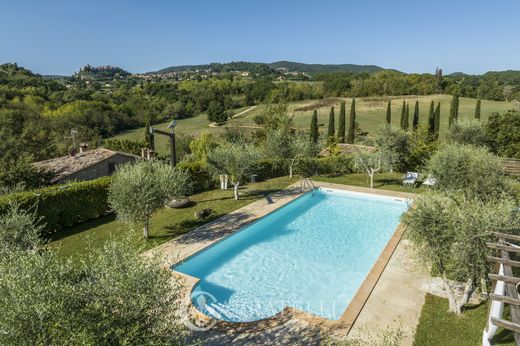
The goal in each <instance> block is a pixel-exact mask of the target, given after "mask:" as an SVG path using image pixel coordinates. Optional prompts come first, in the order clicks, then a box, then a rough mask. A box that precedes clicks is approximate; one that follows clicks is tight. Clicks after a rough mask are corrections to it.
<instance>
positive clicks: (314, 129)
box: [310, 110, 320, 144]
mask: <svg viewBox="0 0 520 346" xmlns="http://www.w3.org/2000/svg"><path fill="white" fill-rule="evenodd" d="M310 136H311V142H312V143H314V144H317V143H318V138H319V137H320V133H319V131H318V111H317V110H314V113H312V118H311V133H310Z"/></svg>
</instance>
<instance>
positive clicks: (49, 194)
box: [0, 177, 110, 234]
mask: <svg viewBox="0 0 520 346" xmlns="http://www.w3.org/2000/svg"><path fill="white" fill-rule="evenodd" d="M109 186H110V177H102V178H99V179H96V180H90V181H82V182H77V183H70V184H66V185H55V186H49V187H45V188H42V189H37V190H31V191H23V192H17V193H13V194H9V195H4V196H0V215H3V214H5V213H7V212H8V210H9V205H10V203H12V202H14V203H17V204H18V205H20V208H21V209H24V210H30V209H31V208H32V209H34V210H35V211H36V214H37V215H38V217H39V218H41V222H42V223H44V224H45V226H44V229H43V231H42V234H50V233H53V232H55V231H57V230H60V229H62V228H65V227H70V226H74V225H77V224H79V223H82V222H85V221H89V220H92V219H95V218H98V217H100V216H102V215H105V214H107V213H108V212H109V206H108V202H107V194H108V187H109Z"/></svg>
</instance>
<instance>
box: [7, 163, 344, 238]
mask: <svg viewBox="0 0 520 346" xmlns="http://www.w3.org/2000/svg"><path fill="white" fill-rule="evenodd" d="M178 168H180V169H184V170H186V171H188V173H189V174H190V176H191V179H192V182H193V192H202V191H206V190H209V189H212V188H215V187H216V186H217V180H216V178H215V177H214V176H213V174H212V172H211V171H210V170H209V169H208V167H206V166H205V165H203V164H201V163H198V162H181V163H179V164H178ZM352 171H353V159H352V157H349V156H331V157H323V158H309V159H305V160H302V161H301V162H300V164H299V165H298V167H297V169H296V173H298V174H303V175H306V176H310V175H316V174H345V173H350V172H352ZM255 173H256V174H257V175H258V178H259V179H261V180H265V179H270V178H276V177H280V176H284V175H287V174H288V168H287V167H286V166H284V165H282V164H281V162H280V161H277V160H268V159H264V160H261V161H258V162H257V164H256V170H255ZM109 187H110V177H102V178H99V179H95V180H90V181H82V182H76V183H69V184H66V185H54V186H50V187H45V188H41V189H37V190H31V191H23V192H17V193H13V194H9V195H4V196H0V215H2V214H3V213H4V212H5V211H6V210H7V208H8V206H9V203H10V202H11V201H15V202H17V203H19V204H20V205H21V207H22V208H24V209H30V208H35V210H36V211H37V214H38V216H39V217H41V218H42V222H43V223H45V230H44V234H51V233H53V232H55V231H57V230H60V229H63V228H67V227H71V226H74V225H77V224H80V223H82V222H85V221H89V220H92V219H95V218H98V217H100V216H102V215H105V214H107V213H109V212H110V207H109V205H108V202H107V195H108V189H109Z"/></svg>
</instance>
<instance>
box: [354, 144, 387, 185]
mask: <svg viewBox="0 0 520 346" xmlns="http://www.w3.org/2000/svg"><path fill="white" fill-rule="evenodd" d="M385 165H387V163H386V162H385V158H384V157H383V156H382V155H381V152H378V151H376V152H373V153H369V152H361V151H359V152H357V153H355V154H354V168H356V169H358V170H361V171H364V172H366V173H367V175H368V177H369V178H370V188H374V175H375V174H376V173H377V172H379V171H380V170H382V169H383V167H384V166H385Z"/></svg>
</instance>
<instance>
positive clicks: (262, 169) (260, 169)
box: [255, 159, 287, 180]
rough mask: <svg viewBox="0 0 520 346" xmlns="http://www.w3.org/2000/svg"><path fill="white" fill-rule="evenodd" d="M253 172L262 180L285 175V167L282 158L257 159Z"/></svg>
mask: <svg viewBox="0 0 520 346" xmlns="http://www.w3.org/2000/svg"><path fill="white" fill-rule="evenodd" d="M255 172H256V173H255V174H258V177H259V178H260V179H262V180H265V179H270V178H276V177H281V176H284V175H287V168H286V167H285V165H284V164H283V162H282V160H276V159H274V160H273V159H264V160H260V161H258V163H257V165H256V170H255Z"/></svg>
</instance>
